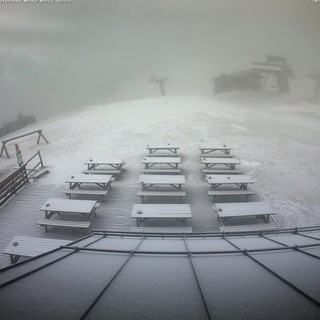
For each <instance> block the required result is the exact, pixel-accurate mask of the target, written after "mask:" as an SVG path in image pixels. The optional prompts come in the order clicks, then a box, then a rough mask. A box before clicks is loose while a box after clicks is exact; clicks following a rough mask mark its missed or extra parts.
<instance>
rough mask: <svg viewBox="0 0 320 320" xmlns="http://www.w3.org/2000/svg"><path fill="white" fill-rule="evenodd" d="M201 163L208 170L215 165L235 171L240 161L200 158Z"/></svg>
mask: <svg viewBox="0 0 320 320" xmlns="http://www.w3.org/2000/svg"><path fill="white" fill-rule="evenodd" d="M201 163H202V164H204V165H205V167H206V168H207V169H210V168H212V167H214V166H217V165H224V166H227V167H228V168H230V169H235V167H236V165H237V164H240V163H241V162H240V160H238V159H234V158H232V159H231V158H212V157H202V158H201Z"/></svg>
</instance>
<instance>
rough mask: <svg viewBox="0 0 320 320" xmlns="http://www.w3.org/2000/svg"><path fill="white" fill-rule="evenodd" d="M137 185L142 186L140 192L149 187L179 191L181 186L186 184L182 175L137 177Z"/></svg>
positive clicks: (143, 175)
mask: <svg viewBox="0 0 320 320" xmlns="http://www.w3.org/2000/svg"><path fill="white" fill-rule="evenodd" d="M138 184H141V185H142V190H147V189H149V188H150V187H152V186H154V185H157V186H164V185H167V186H171V187H173V188H175V189H178V190H181V188H182V185H185V184H186V178H185V176H183V175H153V174H149V175H145V174H142V175H140V176H139V180H138Z"/></svg>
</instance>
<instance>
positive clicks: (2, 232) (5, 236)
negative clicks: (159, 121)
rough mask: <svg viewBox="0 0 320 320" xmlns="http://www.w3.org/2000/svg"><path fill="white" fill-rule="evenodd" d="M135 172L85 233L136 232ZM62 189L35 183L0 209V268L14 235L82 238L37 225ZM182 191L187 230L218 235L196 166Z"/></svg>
mask: <svg viewBox="0 0 320 320" xmlns="http://www.w3.org/2000/svg"><path fill="white" fill-rule="evenodd" d="M192 160H193V161H198V162H199V159H198V155H197V154H195V155H194V159H192ZM139 165H140V163H139ZM135 169H137V170H125V171H126V172H124V174H123V175H122V178H121V179H120V180H116V181H115V182H113V183H112V190H110V191H109V192H108V195H107V196H106V197H105V202H103V203H102V204H101V206H100V207H99V208H98V209H97V210H96V214H97V217H92V218H91V219H90V222H91V226H90V229H89V230H88V233H90V230H91V228H92V229H106V230H116V231H130V229H131V228H136V221H135V219H131V218H130V214H131V209H132V205H133V204H134V203H140V201H141V199H140V197H139V196H137V192H139V191H141V186H140V185H139V184H137V181H138V178H139V174H140V173H139V168H135ZM65 188H66V185H65V184H64V183H63V181H61V185H58V186H57V185H45V184H43V181H41V180H39V181H38V182H33V183H30V184H29V185H27V186H26V187H25V188H23V189H22V190H21V191H20V192H19V193H18V194H17V195H16V196H15V197H13V198H12V199H11V200H10V201H9V202H7V203H6V204H5V205H4V206H3V207H2V208H0V268H1V267H4V266H8V265H10V258H9V256H8V255H4V254H2V252H3V250H4V249H5V248H6V246H7V245H8V244H9V242H10V241H11V239H12V238H13V237H14V236H16V235H20V236H31V237H44V238H56V239H65V240H76V239H79V238H81V237H84V236H85V235H86V233H85V232H83V231H81V230H79V229H65V228H53V227H51V228H50V230H49V232H48V233H46V232H45V230H44V228H43V227H41V226H38V225H37V221H38V220H39V219H41V218H43V217H44V213H43V212H41V211H39V208H40V207H41V206H42V205H43V204H44V203H45V202H46V201H47V200H48V199H49V198H55V197H57V198H61V199H67V198H68V196H66V195H64V194H63V192H64V191H65ZM183 190H184V191H186V194H187V196H186V197H185V198H184V200H183V203H185V204H190V205H191V212H192V219H189V220H188V221H187V227H192V229H193V231H208V232H210V231H215V232H216V231H219V222H218V221H217V218H216V215H214V213H213V210H212V201H211V199H210V198H209V197H208V190H209V186H208V184H207V182H206V181H205V180H204V179H203V178H202V174H201V168H200V163H199V167H198V168H196V169H194V170H192V171H191V170H190V171H189V172H188V173H187V174H186V185H185V186H184V187H183ZM73 199H88V200H98V199H99V198H97V197H93V196H76V195H74V196H73ZM250 201H259V198H257V197H256V196H252V197H251V198H250ZM219 202H220V200H219ZM221 202H237V199H234V197H224V198H223V199H221ZM146 203H179V199H178V198H173V197H170V198H166V197H156V198H148V199H146ZM71 218H72V217H71V216H70V218H68V220H72V219H71ZM74 219H77V220H80V219H81V217H80V219H79V216H78V215H75V217H74ZM83 221H85V217H83ZM143 227H144V228H148V227H150V228H164V229H165V228H181V223H180V222H179V221H174V220H173V221H167V220H160V221H157V220H147V221H145V222H144V224H143ZM21 260H22V259H21Z"/></svg>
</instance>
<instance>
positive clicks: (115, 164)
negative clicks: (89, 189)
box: [84, 158, 125, 170]
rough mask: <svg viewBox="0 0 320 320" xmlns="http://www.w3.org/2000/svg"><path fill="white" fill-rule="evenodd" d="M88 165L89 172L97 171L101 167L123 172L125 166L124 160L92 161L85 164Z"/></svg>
mask: <svg viewBox="0 0 320 320" xmlns="http://www.w3.org/2000/svg"><path fill="white" fill-rule="evenodd" d="M84 164H85V165H87V168H88V170H95V169H96V168H97V167H99V166H106V167H111V168H113V169H115V170H121V169H122V167H123V165H124V164H125V160H124V159H120V158H119V159H116V158H114V159H101V160H100V159H99V160H93V159H90V160H88V161H86V162H85V163H84Z"/></svg>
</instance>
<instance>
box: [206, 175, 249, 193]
mask: <svg viewBox="0 0 320 320" xmlns="http://www.w3.org/2000/svg"><path fill="white" fill-rule="evenodd" d="M207 182H208V183H209V184H210V185H211V190H215V189H216V188H218V187H219V186H221V185H229V184H235V185H237V186H239V187H240V189H241V190H246V189H247V188H248V184H253V183H255V180H254V179H252V177H251V176H249V175H245V174H239V175H221V174H208V175H207Z"/></svg>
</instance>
